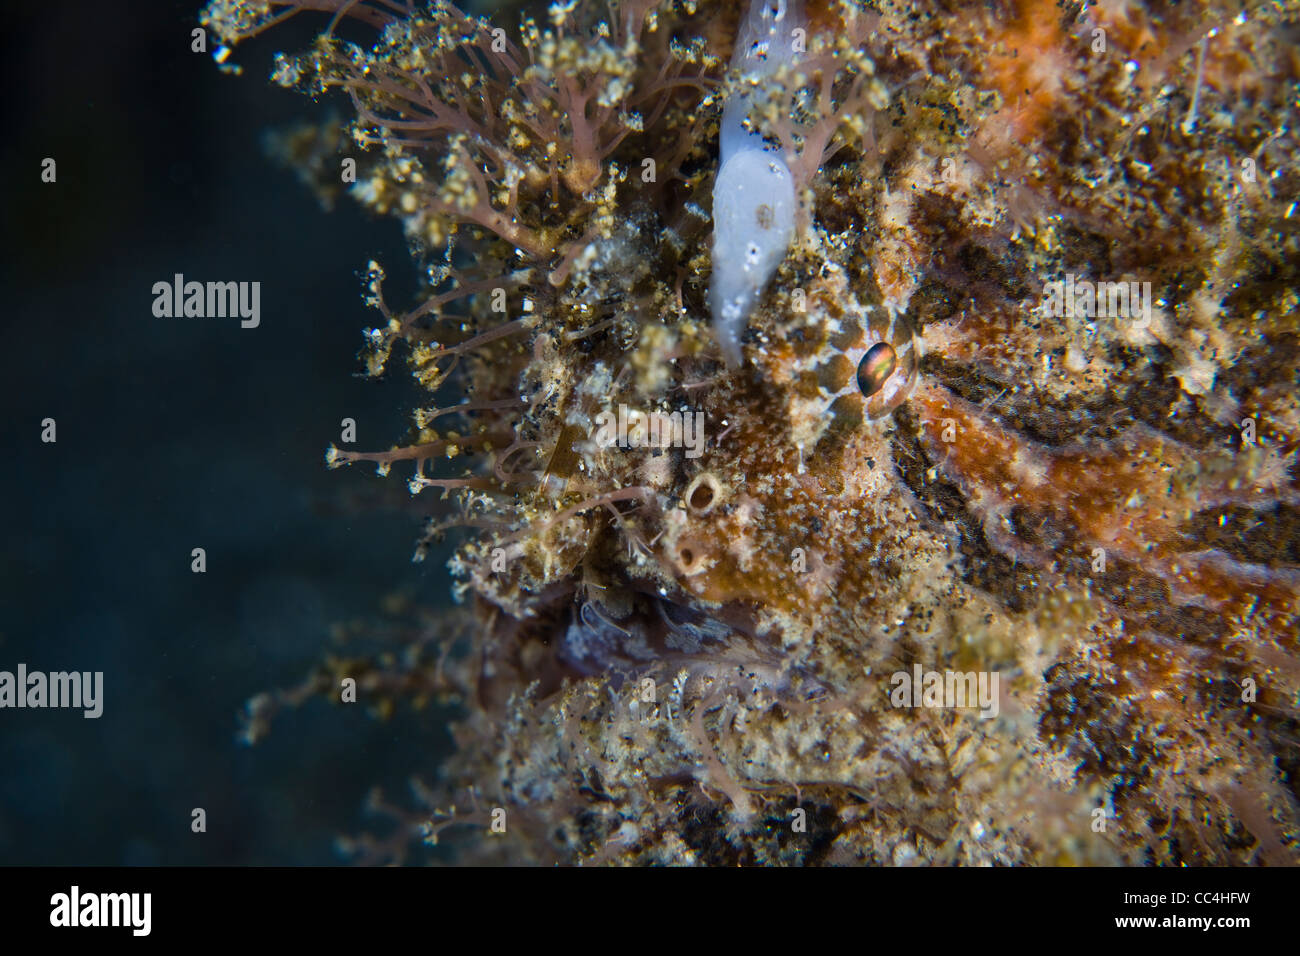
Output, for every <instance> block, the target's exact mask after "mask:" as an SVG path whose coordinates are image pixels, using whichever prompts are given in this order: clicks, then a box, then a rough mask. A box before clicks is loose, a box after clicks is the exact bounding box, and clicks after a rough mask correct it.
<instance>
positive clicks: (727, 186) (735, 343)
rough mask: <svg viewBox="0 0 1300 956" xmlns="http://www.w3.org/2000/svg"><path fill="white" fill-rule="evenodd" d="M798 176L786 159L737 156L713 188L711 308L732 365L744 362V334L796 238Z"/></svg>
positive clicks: (760, 153) (765, 154)
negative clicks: (768, 283)
mask: <svg viewBox="0 0 1300 956" xmlns="http://www.w3.org/2000/svg"><path fill="white" fill-rule="evenodd" d="M794 204H795V197H794V177H793V176H791V175H790V170H789V169H787V168H786V165H785V163H784V162H783V161H782V159H781V157H780V155H779V154H778V153H775V152H770V151H768V150H763V149H746V150H742V151H741V152H738V153H736V154H735V155H734V156H732V157H731V158H730V159H728V160H727V161H726V162H725V163H723V165H722V168H721V169H720V170H718V177H717V180H716V182H715V184H714V188H713V276H712V278H711V279H710V281H709V309H710V311H711V312H712V313H713V333H714V335H716V336H717V338H718V344H719V345H720V346H721V347H722V354H723V356H724V357H725V358H726V360H727V364H728V365H731V366H737V365H739V364H740V363H741V352H740V334H741V332H742V331H743V330H744V328H745V323H746V322H747V321H748V319H749V315H750V313H751V312H753V311H754V307H755V306H756V305H758V299H759V296H761V295H762V294H763V289H764V287H765V286H766V285H767V281H768V280H769V279H770V278H772V274H773V273H774V272H776V269H777V266H779V265H780V264H781V260H782V259H784V258H785V254H786V251H787V250H788V249H789V248H790V241H791V240H792V239H793V238H794V212H795V205H794Z"/></svg>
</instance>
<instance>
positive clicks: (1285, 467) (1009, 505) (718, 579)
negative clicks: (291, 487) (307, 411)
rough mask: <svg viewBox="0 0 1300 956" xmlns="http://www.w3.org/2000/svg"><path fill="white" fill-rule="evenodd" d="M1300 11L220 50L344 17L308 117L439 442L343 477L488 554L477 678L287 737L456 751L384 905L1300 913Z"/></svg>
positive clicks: (751, 26) (459, 34) (467, 659)
mask: <svg viewBox="0 0 1300 956" xmlns="http://www.w3.org/2000/svg"><path fill="white" fill-rule="evenodd" d="M1298 10H1300V7H1298V5H1297V4H1296V3H1294V2H1292V3H1284V4H1267V5H1236V4H1230V3H1208V2H1199V3H1198V2H1188V3H1181V4H1178V5H1176V6H1174V5H1166V4H1153V5H1150V6H1146V5H1142V4H1136V3H1131V4H1096V5H1092V4H1073V5H1066V6H1064V7H1058V6H1057V5H1056V4H1054V3H1047V2H1041V0H1019V2H1013V3H1006V4H998V5H992V6H987V5H977V6H976V7H969V6H963V5H961V4H952V5H949V4H946V3H931V4H919V5H917V4H911V3H907V4H901V3H898V4H896V3H892V2H888V0H884V2H880V3H877V4H872V5H869V6H868V5H865V4H860V3H856V2H840V3H832V2H825V0H818V2H813V0H809V2H806V3H802V4H801V3H797V2H795V0H770V2H757V0H756V2H754V3H752V4H733V3H723V2H720V0H719V2H710V0H661V2H654V0H628V2H623V3H618V4H612V5H609V6H608V7H607V6H605V5H601V4H596V3H587V2H567V3H556V4H553V5H551V6H550V7H549V8H547V9H544V10H538V11H537V12H536V15H535V16H530V15H519V14H516V13H510V14H508V15H507V14H506V13H504V12H499V13H497V14H496V15H495V16H494V18H493V19H490V20H489V19H480V18H477V17H471V16H469V15H466V14H465V13H462V12H461V11H459V10H458V9H456V8H455V7H453V6H451V5H450V4H446V3H433V4H427V5H426V4H422V3H414V2H412V3H407V2H397V0H364V2H357V0H348V2H344V0H302V2H251V0H246V2H236V0H218V2H214V3H211V4H210V5H209V6H208V7H207V9H206V11H205V12H204V14H203V23H204V25H205V26H207V27H208V28H209V29H211V30H213V31H215V32H216V33H217V34H218V35H219V36H220V37H221V39H222V41H223V42H224V44H225V48H223V50H222V51H221V53H220V54H219V58H220V60H221V61H222V62H226V61H227V60H228V58H229V55H230V48H232V47H234V46H235V45H236V44H238V43H239V42H240V41H242V40H244V39H247V38H249V37H251V36H253V35H256V34H258V33H260V32H262V31H263V30H264V29H266V28H268V27H270V26H272V25H274V24H275V23H277V22H279V21H280V20H283V19H284V18H286V17H289V16H293V15H295V14H299V13H310V12H312V11H315V12H316V13H318V14H321V13H323V14H326V15H327V16H325V17H322V18H321V20H322V28H323V29H324V31H325V32H324V33H322V34H321V35H320V37H319V38H318V39H317V41H316V43H315V46H314V47H313V48H312V49H311V50H309V51H308V52H306V53H303V54H300V55H298V56H293V57H286V56H281V57H279V58H277V61H276V64H275V68H274V78H275V80H276V81H277V82H279V83H281V84H283V85H286V86H292V87H296V88H299V89H301V90H303V91H304V92H306V93H307V94H309V95H312V96H317V95H321V94H338V95H341V96H342V97H344V98H345V99H346V100H347V101H349V102H350V104H351V108H352V111H353V113H352V116H353V119H352V121H351V123H350V126H349V128H348V130H347V134H348V135H347V137H345V138H344V141H343V145H342V146H341V147H340V150H339V154H338V156H336V157H333V158H332V159H330V158H329V157H326V159H325V160H322V158H321V156H320V155H319V154H316V155H310V156H309V155H304V157H303V158H304V160H305V161H307V163H308V165H309V166H310V168H312V169H314V170H316V172H317V173H320V174H322V175H324V174H328V173H330V171H331V170H332V168H333V166H334V165H335V164H342V163H343V162H344V160H351V161H353V162H355V163H356V167H357V175H356V178H355V182H353V183H349V184H348V185H347V188H348V190H349V191H350V193H351V195H352V196H353V197H354V198H355V199H356V200H358V201H360V202H362V203H363V204H365V205H366V206H368V207H369V208H371V209H373V210H374V211H375V212H376V213H379V214H391V215H394V216H397V217H399V218H400V219H401V221H402V222H403V223H404V225H405V228H406V231H407V234H408V235H409V237H410V239H411V242H412V244H413V246H414V248H415V249H416V252H417V255H418V256H419V258H420V260H421V262H422V263H423V264H424V265H425V266H427V269H428V273H427V274H428V288H427V290H426V291H425V293H424V294H423V296H422V298H421V301H419V302H418V303H417V304H416V305H414V306H413V307H412V308H409V309H398V308H394V307H393V305H392V304H391V303H390V302H389V301H387V300H386V298H385V296H384V290H383V278H384V275H383V270H382V269H381V268H380V266H379V265H378V264H373V263H372V264H371V266H370V270H369V280H368V282H369V300H370V303H371V304H372V305H373V306H374V307H375V308H376V309H377V310H378V311H379V313H380V314H381V315H382V317H383V318H382V322H381V323H379V324H378V325H377V327H376V328H374V329H371V330H369V331H368V332H367V333H366V336H367V350H366V362H367V368H368V370H369V372H370V374H372V375H376V376H377V375H381V374H384V373H385V372H386V371H390V370H391V368H392V366H393V365H394V363H396V362H398V361H404V362H405V363H406V364H407V366H408V367H409V369H410V371H411V373H412V374H413V375H414V376H415V377H416V378H417V379H418V381H419V382H420V384H421V385H422V386H424V388H425V389H427V391H428V394H429V404H428V407H425V408H420V409H417V410H416V411H415V413H414V416H413V426H412V434H411V438H410V440H409V441H408V442H406V443H404V444H402V445H400V446H397V447H394V448H391V449H389V450H387V451H375V452H369V453H361V452H356V451H351V450H343V449H331V451H330V453H329V462H330V464H331V465H334V466H341V465H347V464H355V463H360V462H371V463H374V464H376V465H377V467H378V468H379V470H380V472H381V473H384V474H386V473H388V472H389V471H390V469H394V468H395V469H396V470H397V471H398V473H399V474H403V475H404V476H405V477H406V478H407V479H408V480H409V482H410V488H411V492H412V494H415V495H420V496H422V500H423V499H428V500H429V502H430V509H431V512H432V514H433V516H432V517H431V519H430V523H429V527H428V530H427V533H426V537H425V539H424V542H423V544H422V548H423V547H427V545H428V544H429V543H430V542H432V541H434V540H437V539H438V538H439V537H440V536H442V535H443V534H445V533H446V532H448V531H451V530H452V529H456V531H455V533H456V534H458V535H464V539H463V543H461V544H460V545H459V548H458V550H457V552H456V557H455V559H454V560H453V561H452V564H451V571H452V573H453V575H454V577H455V581H456V588H455V593H456V595H457V597H458V598H459V599H460V601H461V602H462V606H463V612H464V613H463V616H462V617H461V618H460V619H458V623H456V625H455V628H454V632H453V626H452V625H451V624H447V623H444V624H441V625H437V626H435V625H427V626H422V627H421V628H419V629H418V634H419V637H418V639H417V640H416V641H415V644H414V646H413V650H412V653H411V654H409V655H408V656H407V657H405V658H403V659H401V660H396V659H393V660H387V661H383V660H381V661H377V662H369V663H365V662H359V661H331V662H329V663H327V664H326V665H324V666H323V667H322V668H321V670H320V672H319V673H318V674H316V675H313V677H312V678H311V679H310V680H309V681H308V682H307V683H306V684H304V685H303V686H302V687H301V688H298V689H297V690H296V691H289V692H282V693H280V694H269V695H266V696H264V697H262V698H259V699H258V700H256V701H254V702H253V703H252V705H251V706H250V711H249V732H250V734H251V735H253V736H256V734H257V733H259V732H260V731H261V730H263V729H264V727H265V724H266V721H267V720H269V718H270V716H271V714H272V713H273V712H274V710H275V709H276V708H277V707H279V706H284V705H293V704H297V703H299V702H300V701H301V700H302V699H303V698H304V697H306V696H308V695H310V694H312V693H316V692H320V693H329V694H336V692H337V687H338V680H339V679H340V677H341V676H345V675H349V674H351V675H352V676H354V677H357V678H358V686H359V690H360V693H361V695H362V696H363V697H364V698H365V699H366V700H368V701H369V702H370V703H371V704H372V705H373V706H375V707H376V708H377V709H379V710H381V711H382V710H383V709H384V708H386V707H390V706H391V705H392V704H393V702H395V701H396V700H399V699H400V698H403V697H413V698H416V699H420V700H422V699H425V698H428V697H433V696H440V697H450V698H455V699H456V700H458V701H460V703H461V705H462V708H463V718H462V719H461V721H460V722H459V723H458V724H457V725H456V726H455V737H456V741H457V745H458V750H457V752H456V754H455V756H454V757H453V758H452V759H451V760H450V761H449V762H448V763H447V764H446V765H445V766H444V767H442V768H441V780H440V783H439V784H438V786H437V787H435V788H431V789H430V790H428V791H427V792H426V791H421V792H420V794H419V797H420V802H421V804H422V807H423V809H420V810H418V811H399V810H393V811H392V812H393V813H394V814H395V815H399V816H400V818H401V819H402V820H403V821H405V823H406V826H405V827H404V828H402V829H401V831H400V833H399V840H398V841H397V843H391V842H387V843H381V842H377V841H362V842H361V843H357V844H354V847H355V848H356V849H357V850H358V851H359V852H361V853H362V854H363V857H364V858H366V859H387V858H392V857H395V856H398V855H400V852H401V847H400V846H399V845H397V844H399V843H401V842H403V841H404V840H405V837H406V836H407V835H410V834H420V835H423V836H424V837H426V838H428V839H437V838H438V837H439V836H440V835H443V834H445V835H446V839H449V840H454V842H455V844H456V846H457V848H458V851H459V852H460V853H461V854H462V857H463V858H464V859H467V860H475V859H485V860H486V859H497V860H510V861H536V862H551V861H563V862H600V863H605V862H609V863H652V862H665V863H728V864H732V863H791V864H798V863H803V864H808V863H831V864H834V863H894V864H905V863H963V864H985V863H1049V864H1050V863H1079V862H1084V863H1097V862H1123V863H1156V864H1182V863H1187V864H1210V863H1216V864H1225V863H1243V862H1257V863H1265V864H1268V865H1280V864H1293V863H1294V862H1296V859H1297V820H1298V819H1300V815H1298V813H1297V799H1296V776H1297V771H1298V770H1300V745H1298V744H1297V738H1298V737H1300V728H1298V726H1297V706H1298V705H1297V695H1298V694H1300V660H1298V658H1297V654H1298V653H1300V637H1298V634H1297V632H1298V620H1300V619H1298V612H1300V608H1298V607H1297V600H1298V595H1300V483H1298V476H1297V468H1296V455H1297V449H1298V448H1300V385H1298V383H1297V369H1298V368H1300V332H1298V331H1297V325H1296V321H1295V310H1296V306H1297V301H1296V292H1295V289H1296V285H1297V279H1298V278H1300V266H1298V262H1300V257H1298V256H1297V238H1298V236H1300V216H1297V215H1296V214H1295V210H1296V203H1297V202H1298V201H1300V173H1297V170H1296V167H1295V164H1294V162H1292V161H1291V158H1292V157H1294V156H1295V155H1296V152H1297V145H1298V144H1297V135H1298V134H1297V132H1296V131H1297V129H1300V122H1297V120H1298V119H1300V117H1297V115H1296V112H1297V103H1300V95H1298V93H1300V85H1298V82H1297V80H1298V77H1300V61H1298V60H1297V57H1296V54H1295V50H1296V49H1297V48H1298V46H1297V43H1296V41H1297V39H1298V38H1300V26H1298V17H1300V14H1298ZM345 32H346V33H347V34H348V36H352V37H356V36H361V35H364V36H366V37H367V38H366V39H365V40H363V41H356V40H354V41H345V40H344V39H342V38H341V34H343V33H345ZM738 38H740V39H739V40H738ZM294 142H298V143H300V144H308V145H310V144H319V143H324V142H328V138H327V137H323V138H316V139H312V138H311V137H307V138H299V139H295V140H294ZM303 152H304V154H305V153H307V152H310V151H309V150H303ZM322 171H323V172H322ZM342 181H343V182H345V183H346V182H347V180H346V179H344V180H342ZM339 182H340V180H339V179H338V178H337V177H335V178H334V182H333V185H332V188H333V189H334V190H337V189H338V185H339ZM700 428H702V429H703V431H702V437H703V440H702V441H701V440H698V439H699V438H700V434H701V433H700V432H699V431H698V429H700ZM420 553H421V554H423V550H421V552H420ZM439 628H441V630H440V629H439ZM436 634H439V635H442V636H441V637H435V636H434V635H436ZM439 648H441V649H439Z"/></svg>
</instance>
